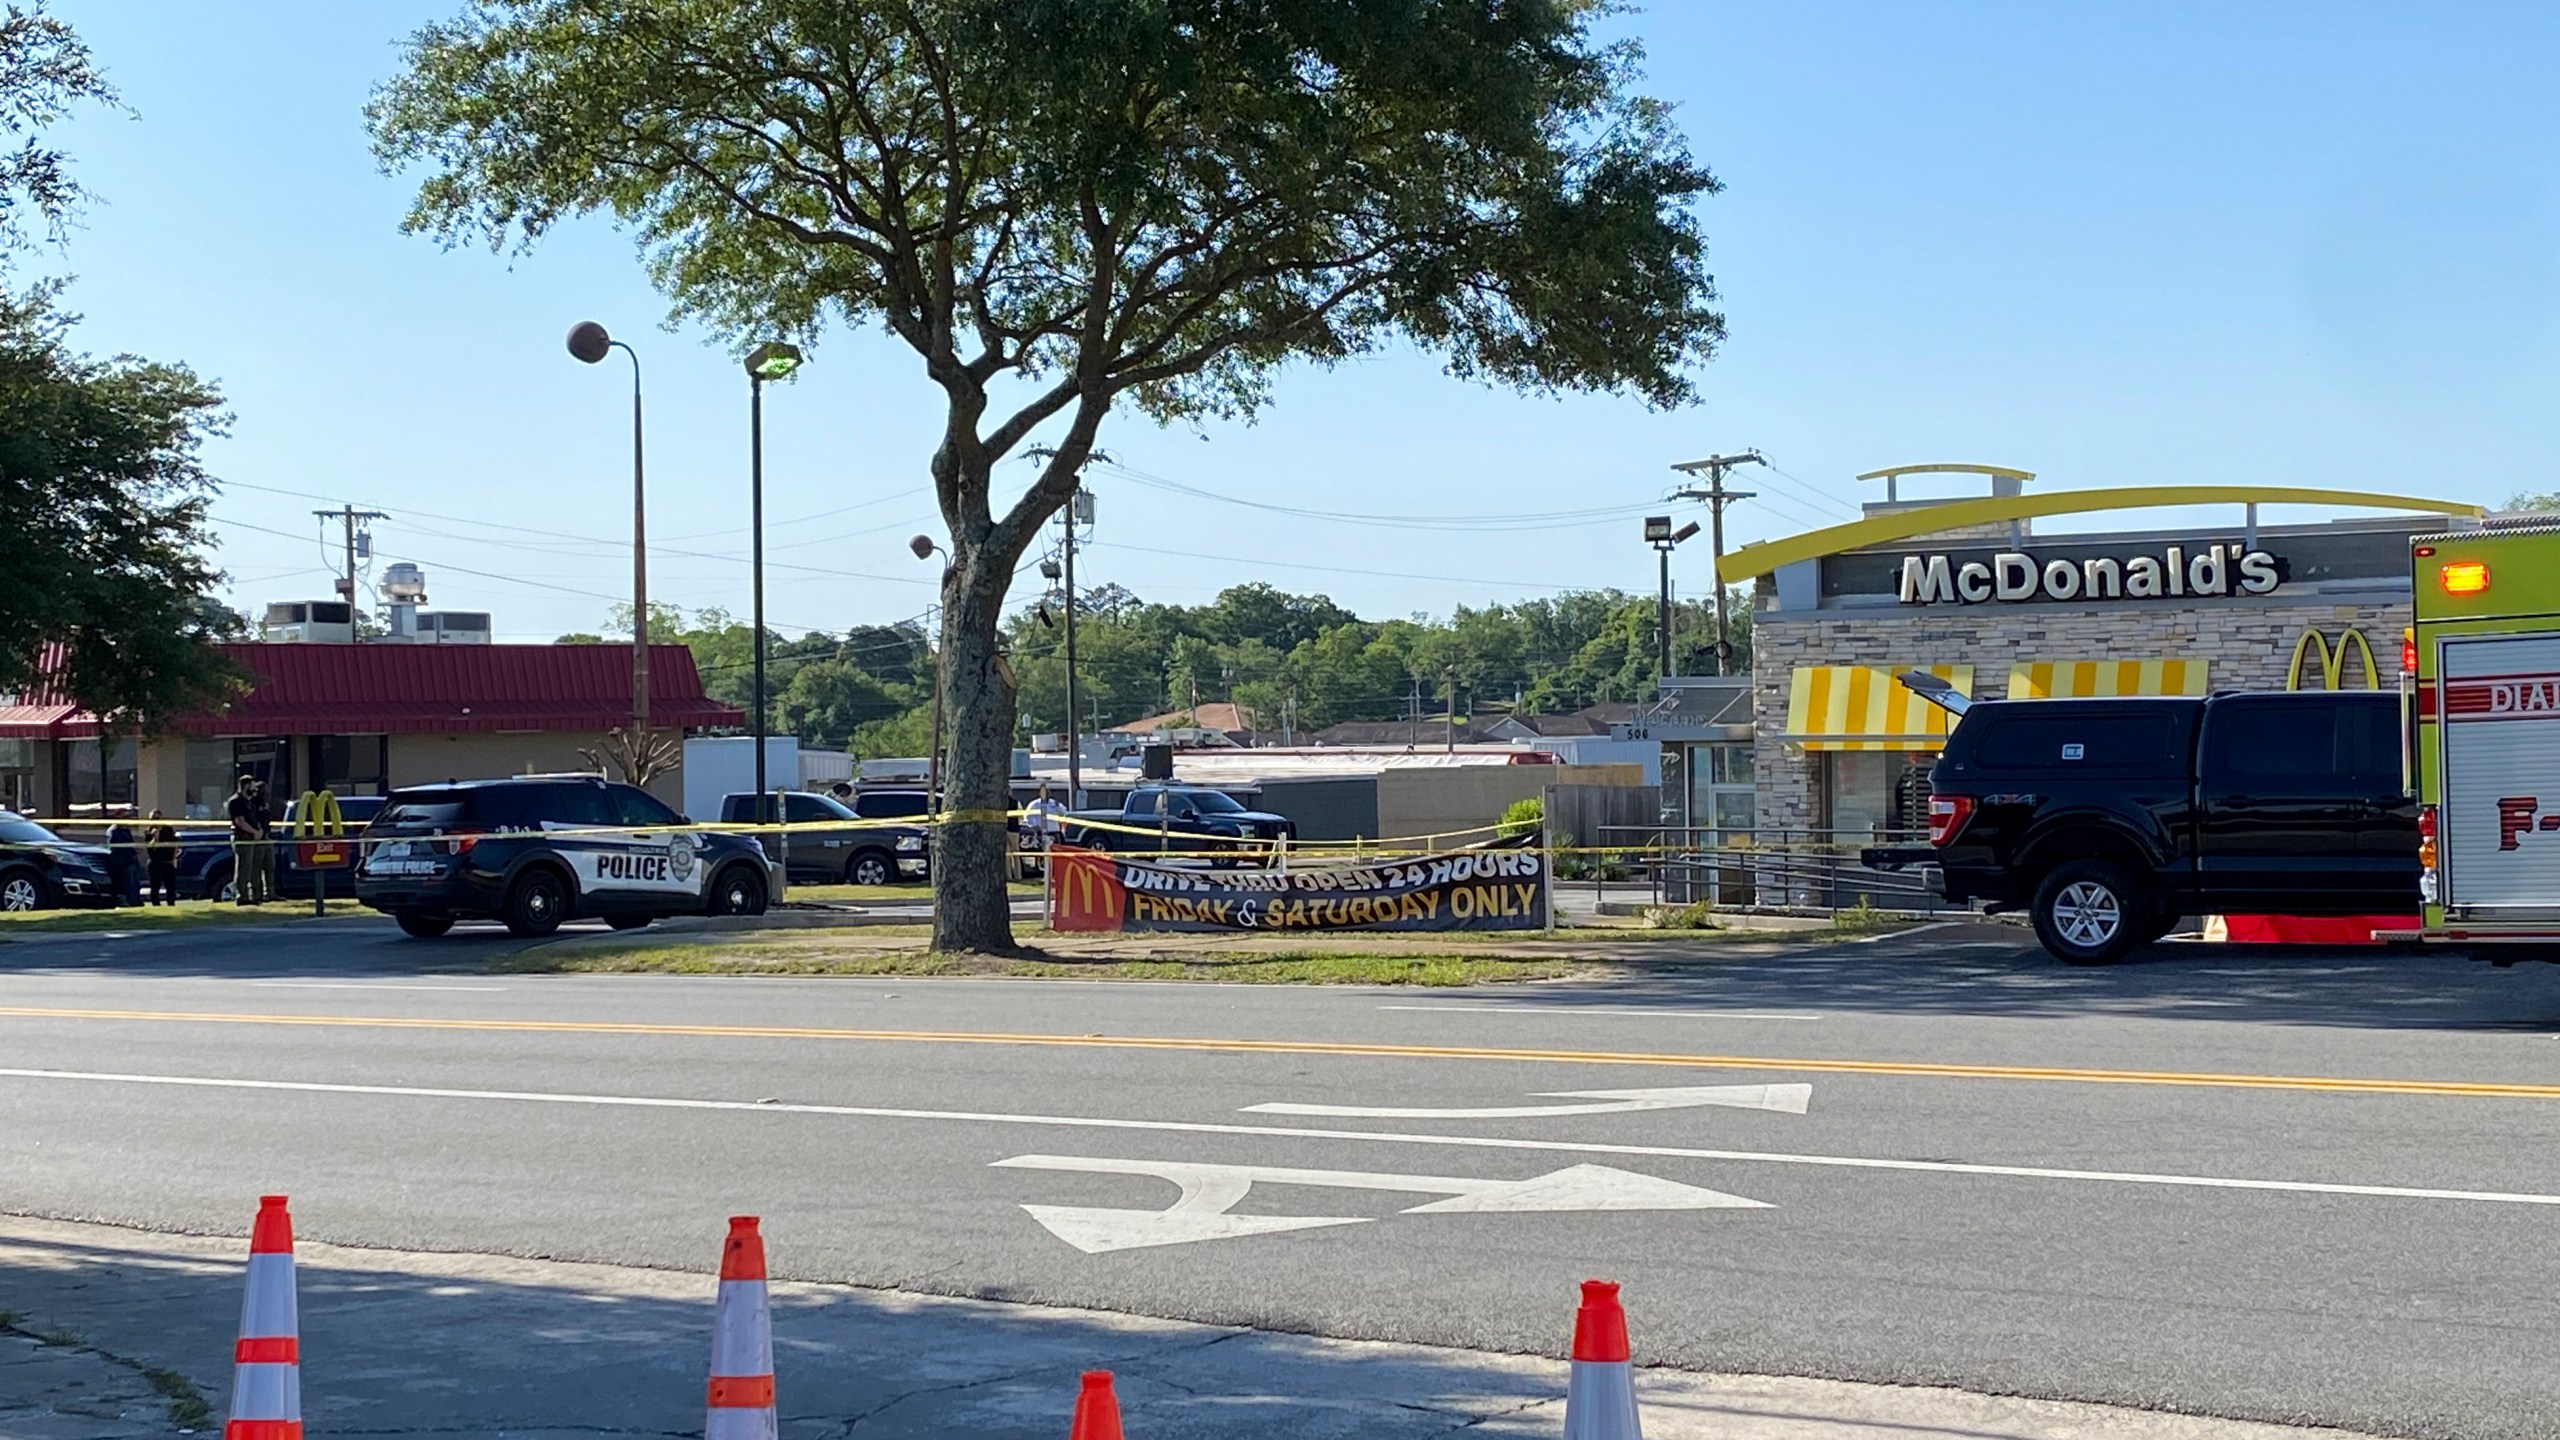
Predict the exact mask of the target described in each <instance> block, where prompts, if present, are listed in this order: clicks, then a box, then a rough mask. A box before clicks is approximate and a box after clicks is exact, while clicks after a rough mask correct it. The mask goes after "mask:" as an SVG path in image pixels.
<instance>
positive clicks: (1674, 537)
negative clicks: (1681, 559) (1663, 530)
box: [1671, 520, 1698, 545]
mask: <svg viewBox="0 0 2560 1440" xmlns="http://www.w3.org/2000/svg"><path fill="white" fill-rule="evenodd" d="M1697 533H1698V522H1697V521H1695V520H1692V521H1690V522H1689V523H1688V524H1686V525H1683V526H1681V527H1680V528H1679V529H1678V530H1675V531H1673V532H1672V534H1671V543H1672V544H1674V545H1677V544H1679V543H1680V542H1681V541H1683V540H1686V539H1688V538H1689V537H1690V536H1692V535H1695V534H1697Z"/></svg>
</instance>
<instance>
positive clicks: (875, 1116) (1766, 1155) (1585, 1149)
mask: <svg viewBox="0 0 2560 1440" xmlns="http://www.w3.org/2000/svg"><path fill="white" fill-rule="evenodd" d="M0 1079H16V1080H83V1081H93V1082H99V1083H104V1084H118V1085H177V1086H190V1087H196V1088H201V1089H211V1090H268V1091H279V1090H280V1091H296V1092H301V1093H306V1094H315V1095H391V1096H403V1097H409V1098H415V1099H424V1100H515V1101H522V1102H527V1103H533V1104H544V1105H597V1106H608V1107H620V1108H631V1109H643V1110H719V1111H744V1112H747V1113H749V1114H757V1115H777V1114H779V1115H837V1116H846V1117H850V1118H854V1119H862V1120H944V1121H957V1122H964V1123H969V1124H979V1125H1042V1126H1052V1127H1055V1128H1058V1129H1063V1130H1138V1131H1147V1132H1152V1133H1157V1134H1176V1135H1243V1136H1264V1137H1278V1138H1280V1139H1286V1140H1361V1141H1368V1142H1370V1143H1372V1144H1386V1145H1443V1146H1452V1147H1456V1148H1459V1149H1470V1150H1540V1151H1562V1152H1564V1153H1566V1154H1575V1155H1645V1156H1653V1157H1656V1158H1660V1159H1667V1160H1733V1161H1739V1162H1742V1163H1746V1164H1756V1165H1806V1166H1814V1167H1820V1168H1828V1169H1838V1170H1906V1171H1916V1172H1920V1173H1924V1174H1933V1175H1988V1176H1998V1177H2001V1178H2005V1179H2013V1180H2079V1181H2088V1182H2092V1183H2100V1184H2110V1185H2166V1186H2175V1187H2179V1188H2184V1189H2196V1190H2261V1191H2272V1192H2276V1193H2281V1194H2292V1195H2354V1196H2362V1197H2367V1198H2373V1199H2384V1200H2464V1201H2474V1202H2479V1203H2483V1204H2492V1205H2549V1206H2560V1195H2539V1194H2533V1193H2530V1192H2515V1191H2504V1190H2436V1189H2427V1188H2423V1187H2415V1186H2406V1185H2338V1184H2330V1183H2327V1182H2325V1181H2317V1180H2243V1179H2233V1178H2228V1177H2223V1176H2214V1175H2154V1174H2148V1173H2145V1172H2142V1171H2134V1170H2063V1169H2055V1168H2051V1167H2047V1166H2041V1165H1966V1164H1961V1163H1958V1162H1956V1161H1952V1160H1884V1159H1876V1158H1872V1157H1867V1156H1857V1155H1791V1154H1785V1153H1782V1152H1773V1151H1764V1150H1699V1149H1690V1148H1687V1147H1683V1146H1677V1145H1612V1144H1605V1143H1600V1142H1586V1141H1576V1140H1522V1139H1514V1138H1509V1137H1504V1136H1493V1135H1421V1134H1414V1133H1411V1132H1404V1131H1394V1130H1319V1129H1314V1128H1312V1127H1305V1126H1296V1125H1226V1124H1218V1123H1215V1122H1209V1121H1197V1120H1121V1119H1111V1118H1107V1117H1104V1116H1099V1115H1014V1114H1007V1113H1004V1112H1002V1111H979V1110H905V1109H896V1108H891V1107H887V1106H874V1105H806V1104H782V1103H776V1104H770V1105H767V1104H761V1103H758V1102H756V1101H753V1100H685V1099H676V1098H672V1097H661V1096H647V1095H575V1094H564V1093H559V1092H555V1091H546V1090H449V1089H441V1088H436V1087H430V1086H423V1085H336V1084H327V1083H324V1082H320V1081H312V1080H233V1079H223V1078H217V1077H214V1076H206V1075H128V1074H117V1073H114V1072H109V1071H92V1070H19V1069H0Z"/></svg>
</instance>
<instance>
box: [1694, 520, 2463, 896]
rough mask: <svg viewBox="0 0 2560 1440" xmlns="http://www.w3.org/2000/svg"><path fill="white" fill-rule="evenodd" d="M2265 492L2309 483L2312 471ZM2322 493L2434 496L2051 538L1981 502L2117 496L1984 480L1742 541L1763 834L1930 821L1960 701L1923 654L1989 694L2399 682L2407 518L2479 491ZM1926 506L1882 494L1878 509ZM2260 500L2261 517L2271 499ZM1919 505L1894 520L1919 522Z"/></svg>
mask: <svg viewBox="0 0 2560 1440" xmlns="http://www.w3.org/2000/svg"><path fill="white" fill-rule="evenodd" d="M2204 488H2208V487H2186V493H2187V494H2188V495H2189V496H2192V495H2194V494H2195V493H2196V492H2197V491H2199V490H2201V489H2204ZM2210 488H2213V489H2215V490H2217V491H2219V492H2220V493H2222V494H2226V495H2230V496H2235V497H2236V496H2239V495H2240V494H2242V491H2241V488H2240V487H2210ZM2017 493H2018V492H2017V490H2016V489H2015V488H2014V487H2012V488H2010V489H2009V490H2008V491H2007V494H2008V495H2009V496H2012V497H2014V496H2016V495H2017ZM2069 493H2071V494H2073V495H2074V496H2075V497H2088V496H2092V495H2097V494H2112V495H2114V496H2115V497H2117V503H2116V504H2115V505H2113V506H2107V507H2103V508H2129V507H2131V506H2136V505H2142V504H2156V503H2162V502H2160V501H2157V500H2147V499H2138V498H2130V497H2134V496H2139V495H2142V494H2144V493H2145V492H2126V491H2115V492H2069ZM2150 493H2153V494H2161V495H2165V494H2167V493H2168V492H2150ZM2252 493H2254V494H2256V495H2259V496H2261V497H2264V498H2266V499H2269V500H2270V501H2272V500H2273V499H2274V498H2275V497H2277V496H2279V495H2281V496H2283V497H2284V498H2285V499H2286V500H2287V501H2288V502H2291V501H2293V500H2296V499H2298V498H2299V497H2302V496H2304V495H2306V494H2308V493H2311V492H2299V491H2295V492H2285V491H2273V490H2264V491H2255V492H2252ZM2325 493H2326V494H2327V495H2328V496H2329V498H2331V499H2333V500H2336V501H2337V502H2339V503H2341V504H2344V505H2356V506H2373V505H2380V504H2383V503H2385V502H2395V501H2396V502H2399V503H2398V504H2397V506H2396V508H2400V509H2404V510H2417V509H2421V508H2422V507H2432V508H2433V510H2434V511H2435V512H2436V513H2431V514H2423V515H2409V514H2400V515H2393V516H2390V517H2387V518H2360V519H2349V520H2341V521H2337V522H2333V523H2328V524H2315V525H2298V526H2275V527H2267V528H2259V527H2257V526H2256V525H2255V524H2254V523H2244V524H2239V525H2233V526H2230V527H2229V528H2212V527H2204V528H2178V529H2170V530H2157V531H2143V532H2126V533H2115V534H2073V535H2068V536H2056V537H2053V538H2050V539H2045V538H2039V537H2037V536H2035V535H2034V534H2033V533H2032V531H2031V529H2030V528H2029V519H2028V518H2026V517H2019V518H2010V519H1991V520H1984V519H1982V518H1981V517H1982V514H1983V512H1985V511H1992V512H1994V513H1997V512H1998V511H1999V510H2002V509H2008V510H2013V511H2014V510H2020V509H2024V510H2029V511H2039V510H2040V513H2058V512H2059V511H2061V510H2063V509H2065V508H2077V509H2082V510H2094V509H2099V508H2102V507H2101V506H2099V505H2097V504H2092V503H2086V502H2085V498H2081V499H2075V500H2074V501H2073V502H2071V503H2070V504H2069V505H2068V506H2067V507H2066V506H2053V505H2048V506H2043V507H2039V506H2037V505H2035V504H2034V503H2032V502H2029V503H2009V504H2006V505H2003V504H2000V503H1998V502H1997V501H1996V500H1995V501H1994V502H1985V501H1979V500H1976V501H1970V502H1952V503H1949V502H1940V503H1942V504H1946V507H1947V509H1948V511H1949V515H1948V518H1949V519H1950V520H1959V519H1960V520H1963V521H1965V522H1966V523H1963V524H1960V525H1957V526H1954V527H1952V528H1950V529H1949V530H1944V531H1932V532H1926V533H1919V534H1907V535H1906V537H1905V538H1901V539H1898V540H1895V541H1893V542H1891V543H1887V544H1882V545H1876V544H1868V545H1865V546H1861V547H1859V548H1845V549H1840V550H1837V551H1831V552H1829V553H1820V552H1823V551H1824V550H1825V549H1826V547H1825V545H1824V544H1823V537H1825V536H1836V537H1840V538H1847V539H1856V538H1858V537H1859V535H1860V533H1861V532H1862V531H1863V532H1864V533H1865V534H1867V535H1872V534H1873V533H1874V531H1875V529H1876V528H1877V527H1875V526H1870V525H1865V524H1863V523H1862V524H1853V525H1847V526H1840V527H1836V528H1835V530H1833V531H1828V532H1817V533H1816V534H1815V535H1812V536H1804V537H1798V538H1797V539H1796V540H1794V541H1780V542H1772V543H1770V544H1769V545H1767V546H1766V547H1745V548H1744V549H1741V550H1738V551H1736V552H1734V554H1733V555H1731V556H1728V557H1727V565H1726V567H1725V570H1724V574H1725V576H1726V578H1727V579H1728V580H1732V581H1736V582H1739V581H1742V580H1746V579H1747V580H1749V581H1750V583H1752V584H1753V586H1754V595H1753V608H1752V687H1753V695H1752V735H1753V745H1752V756H1751V762H1752V771H1753V779H1754V780H1755V781H1756V788H1757V792H1758V794H1757V801H1758V807H1757V808H1758V830H1759V835H1758V838H1759V839H1760V840H1761V841H1762V842H1763V843H1808V842H1810V843H1820V842H1829V843H1835V844H1843V845H1853V844H1865V843H1870V842H1871V841H1873V840H1875V839H1878V838H1894V839H1900V838H1904V837H1916V836H1920V835H1925V833H1926V831H1927V829H1928V819H1927V812H1928V795H1929V781H1928V771H1929V766H1930V764H1931V762H1933V761H1934V760H1935V759H1936V758H1937V754H1938V752H1939V750H1941V749H1942V748H1943V747H1944V744H1945V740H1946V734H1947V731H1948V729H1949V727H1950V725H1951V724H1952V721H1951V720H1950V718H1949V717H1948V716H1947V714H1946V713H1945V712H1944V711H1942V710H1940V709H1938V708H1937V707H1935V706H1933V705H1930V704H1928V703H1927V702H1925V701H1923V700H1921V699H1919V698H1918V697H1917V696H1915V695H1913V694H1912V693H1911V692H1910V691H1909V690H1908V689H1906V688H1905V687H1903V686H1901V685H1899V684H1897V683H1896V682H1895V679H1894V677H1895V676H1896V675H1898V674H1901V673H1904V672H1906V671H1911V670H1922V671H1926V672H1929V673H1931V674H1934V675H1937V676H1939V677H1941V678H1943V679H1946V680H1948V681H1950V682H1952V683H1953V684H1954V685H1955V686H1956V687H1957V688H1958V689H1959V690H1961V691H1963V692H1964V693H1965V694H1967V695H1969V696H1972V697H1974V698H1976V699H2004V698H2005V699H2038V698H2060V697H2071V696H2107V695H2202V694H2205V693H2207V692H2209V691H2217V690H2281V689H2318V688H2324V687H2326V688H2341V689H2365V688H2394V687H2396V686H2397V685H2398V683H2399V669H2400V641H2401V634H2402V631H2403V630H2404V629H2406V628H2407V626H2408V625H2409V623H2410V612H2411V587H2410V578H2409V577H2410V570H2409V559H2408V540H2409V537H2410V536H2411V535H2413V534H2424V533H2432V532H2441V531H2443V530H2445V529H2447V528H2450V527H2451V526H2452V525H2455V524H2459V523H2461V522H2460V521H2459V520H2449V518H2448V517H2449V516H2454V515H2460V516H2476V515H2477V514H2478V513H2479V512H2478V509H2477V507H2472V506H2467V505H2457V504H2453V503H2449V502H2431V501H2423V500H2409V499H2407V498H2406V497H2391V496H2366V495H2357V494H2353V493H2352V492H2325ZM2042 498H2044V499H2047V500H2051V499H2054V498H2056V497H2051V496H2048V497H2042ZM2169 503H2188V504H2192V503H2194V502H2193V501H2192V500H2187V501H2183V502H2169ZM1916 508H1919V507H1911V506H1891V507H1886V506H1869V507H1868V511H1869V517H1870V519H1871V520H1873V519H1875V518H1877V515H1878V512H1879V511H1907V510H1912V509H1916ZM2247 513H2248V514H2249V515H2250V516H2251V517H2252V518H2253V519H2254V514H2255V506H2254V505H2251V506H2250V507H2249V510H2248V512H2247ZM1920 518H1921V517H1917V516H1914V517H1909V518H1906V519H1905V520H1903V521H1902V522H1900V524H1899V525H1893V524H1892V522H1888V528H1900V529H1903V530H1905V531H1908V530H1910V529H1912V528H1914V526H1915V525H1916V522H1917V521H1918V519H1920ZM1763 549H1765V551H1766V552H1768V553H1767V554H1766V555H1758V556H1755V551H1758V550H1763ZM1807 551H1813V552H1816V553H1806V552H1807ZM1769 561H1780V562H1783V563H1767V562H1769ZM1737 562H1739V563H1737ZM1755 565H1757V566H1758V567H1759V568H1757V569H1756V571H1755V569H1754V567H1755ZM1737 571H1739V572H1741V573H1740V574H1737V573H1736V572H1737Z"/></svg>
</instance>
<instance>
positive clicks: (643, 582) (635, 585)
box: [569, 320, 649, 783]
mask: <svg viewBox="0 0 2560 1440" xmlns="http://www.w3.org/2000/svg"><path fill="white" fill-rule="evenodd" d="M614 350H619V351H621V352H622V353H623V354H625V355H628V356H630V357H631V756H632V759H633V761H634V762H635V763H636V762H639V761H641V760H642V759H643V757H645V756H646V755H647V753H648V749H649V486H648V470H647V467H646V466H645V465H644V464H643V462H642V458H641V457H642V455H643V454H644V453H645V449H646V447H645V445H644V443H643V442H644V432H643V429H642V426H641V421H640V414H641V412H640V352H639V351H637V350H634V349H632V348H631V347H630V346H628V345H625V344H623V343H622V342H621V341H619V340H616V339H614V338H613V336H612V335H610V334H608V333H607V332H606V330H605V328H604V327H603V326H602V325H599V324H597V323H596V322H594V321H593V320H581V321H579V322H578V323H577V324H576V325H573V326H571V327H570V328H569V353H570V354H571V355H574V356H576V357H577V358H578V359H579V360H581V361H583V362H584V363H586V364H589V365H593V364H595V363H596V362H597V361H599V360H602V359H603V358H604V357H605V355H606V354H607V352H609V351H614ZM635 783H636V782H635Z"/></svg>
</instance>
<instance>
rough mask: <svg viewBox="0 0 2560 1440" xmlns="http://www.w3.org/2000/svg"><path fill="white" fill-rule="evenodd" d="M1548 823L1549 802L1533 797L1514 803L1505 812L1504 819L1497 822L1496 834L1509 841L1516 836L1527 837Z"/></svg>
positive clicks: (1503, 813)
mask: <svg viewBox="0 0 2560 1440" xmlns="http://www.w3.org/2000/svg"><path fill="white" fill-rule="evenodd" d="M1546 823H1547V802H1546V801H1544V800H1542V799H1540V798H1539V797H1537V796H1535V795H1532V796H1529V797H1528V798H1526V799H1523V800H1514V801H1512V802H1511V804H1510V805H1509V806H1508V807H1506V808H1505V809H1504V810H1503V812H1502V819H1501V820H1500V821H1498V822H1496V828H1495V830H1494V833H1495V834H1497V835H1499V836H1501V837H1502V838H1503V839H1505V840H1509V839H1512V838H1513V837H1515V836H1520V835H1527V834H1529V833H1531V832H1533V831H1535V830H1536V829H1537V828H1538V827H1539V826H1541V825H1544V824H1546Z"/></svg>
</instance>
